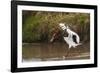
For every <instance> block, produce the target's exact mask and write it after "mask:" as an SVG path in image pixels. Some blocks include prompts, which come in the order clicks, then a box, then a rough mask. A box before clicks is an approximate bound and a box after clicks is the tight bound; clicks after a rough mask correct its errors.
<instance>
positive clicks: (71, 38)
mask: <svg viewBox="0 0 100 73" xmlns="http://www.w3.org/2000/svg"><path fill="white" fill-rule="evenodd" d="M59 26H60V27H61V28H62V30H63V31H64V32H67V33H68V36H63V38H64V40H65V42H66V43H67V44H68V45H69V48H71V47H74V48H75V47H76V46H78V45H81V43H80V37H79V35H78V34H77V33H75V32H74V31H72V30H71V29H70V28H69V27H68V26H67V27H66V26H65V24H64V23H60V24H59Z"/></svg>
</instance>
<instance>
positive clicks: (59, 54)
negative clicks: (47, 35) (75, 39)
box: [22, 43, 90, 61]
mask: <svg viewBox="0 0 100 73" xmlns="http://www.w3.org/2000/svg"><path fill="white" fill-rule="evenodd" d="M22 57H23V58H22V59H23V61H53V60H76V59H89V58H90V44H89V43H85V44H82V45H80V46H77V47H76V48H70V49H68V45H67V44H66V43H53V44H51V43H23V48H22Z"/></svg>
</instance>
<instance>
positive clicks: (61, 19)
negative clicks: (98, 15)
mask: <svg viewBox="0 0 100 73" xmlns="http://www.w3.org/2000/svg"><path fill="white" fill-rule="evenodd" d="M59 23H65V24H66V25H68V26H69V27H70V28H71V29H72V30H73V31H75V32H76V33H78V35H79V36H80V39H81V41H83V42H88V41H89V40H90V14H88V13H72V12H46V11H25V10H23V12H22V39H23V40H22V41H23V42H24V43H32V42H49V40H50V39H51V37H52V32H53V31H54V30H55V29H57V30H59V25H58V24H59Z"/></svg>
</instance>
